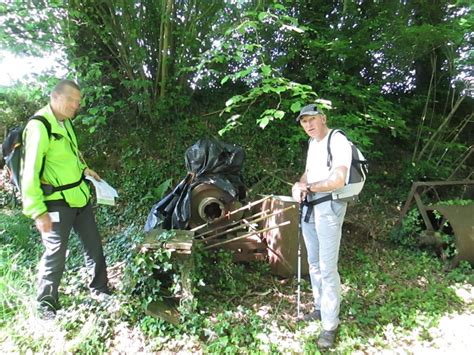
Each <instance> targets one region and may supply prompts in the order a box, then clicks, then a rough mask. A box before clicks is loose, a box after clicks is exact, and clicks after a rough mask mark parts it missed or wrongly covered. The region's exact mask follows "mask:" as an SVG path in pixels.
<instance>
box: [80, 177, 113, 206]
mask: <svg viewBox="0 0 474 355" xmlns="http://www.w3.org/2000/svg"><path fill="white" fill-rule="evenodd" d="M86 179H87V180H89V181H92V183H93V184H94V187H95V194H96V196H97V203H100V204H102V205H110V206H114V205H115V198H116V197H118V193H117V190H115V189H114V188H113V187H112V186H110V185H109V184H107V182H106V181H105V180H104V179H102V180H100V181H97V180H96V179H94V178H93V177H92V176H86Z"/></svg>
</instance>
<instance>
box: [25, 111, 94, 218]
mask: <svg viewBox="0 0 474 355" xmlns="http://www.w3.org/2000/svg"><path fill="white" fill-rule="evenodd" d="M35 116H43V117H44V118H46V119H47V120H48V122H49V123H50V124H51V138H49V137H48V131H47V129H46V127H45V125H44V124H43V123H42V122H40V121H38V120H30V121H29V122H28V123H27V125H26V127H25V129H24V131H23V146H24V155H23V161H22V170H21V172H22V174H21V192H22V202H23V213H24V214H25V215H26V216H28V217H30V218H33V219H35V218H36V217H38V216H40V215H42V214H43V213H45V212H47V208H46V204H45V201H53V200H64V201H66V202H67V204H68V205H69V206H70V207H84V206H85V205H86V204H87V203H88V202H89V199H90V191H89V187H88V186H87V184H86V183H85V181H82V183H81V184H80V185H79V186H76V187H73V188H71V189H68V190H64V191H58V192H54V193H53V194H51V195H49V196H45V195H44V194H43V190H41V183H46V184H50V185H53V186H62V185H67V184H72V183H74V182H77V181H79V180H80V179H81V177H82V175H83V171H84V169H85V168H86V165H85V164H84V163H83V162H82V161H81V159H80V153H79V149H78V146H77V139H76V135H75V133H74V129H73V127H72V124H71V122H69V120H65V121H63V122H64V127H62V126H61V125H60V124H59V122H58V120H57V119H56V117H55V116H54V114H53V112H52V110H51V107H50V106H49V105H47V106H45V107H43V108H42V109H41V110H39V111H38V112H36V114H35ZM43 157H46V159H45V161H44V168H43V174H42V176H41V177H40V176H39V174H40V171H41V166H42V165H43Z"/></svg>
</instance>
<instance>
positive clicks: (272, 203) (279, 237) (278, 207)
mask: <svg viewBox="0 0 474 355" xmlns="http://www.w3.org/2000/svg"><path fill="white" fill-rule="evenodd" d="M289 206H291V207H293V208H292V209H287V208H288V207H289ZM262 208H263V209H268V210H270V214H269V217H270V218H268V219H266V220H265V221H264V224H263V226H264V227H273V226H277V228H274V229H271V230H268V231H267V232H265V233H264V234H263V238H264V239H265V241H266V242H267V245H268V261H269V263H270V268H271V271H272V273H273V274H275V275H279V276H282V277H291V276H295V275H296V271H297V258H298V215H299V214H298V203H297V202H295V201H294V200H293V199H292V198H291V197H289V196H272V198H271V199H268V200H266V201H264V202H263V206H262ZM277 211H284V212H283V213H280V214H275V212H277ZM282 221H291V224H288V225H284V226H282V225H281V223H282ZM301 247H302V248H301V250H302V257H301V259H302V260H301V261H302V264H301V272H302V275H308V274H309V267H308V260H307V259H308V258H307V252H306V247H305V245H304V242H303V241H301Z"/></svg>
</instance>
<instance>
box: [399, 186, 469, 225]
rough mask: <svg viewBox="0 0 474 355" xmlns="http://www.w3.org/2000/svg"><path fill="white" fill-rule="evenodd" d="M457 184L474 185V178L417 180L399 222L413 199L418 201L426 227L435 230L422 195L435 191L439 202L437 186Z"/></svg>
mask: <svg viewBox="0 0 474 355" xmlns="http://www.w3.org/2000/svg"><path fill="white" fill-rule="evenodd" d="M456 185H474V180H460V181H429V182H428V181H417V182H414V183H413V184H412V186H411V190H410V193H409V194H408V198H407V200H406V202H405V205H404V206H403V209H402V211H401V213H400V218H399V222H401V220H402V219H403V217H405V215H406V214H407V212H408V210H409V209H410V206H411V205H412V203H413V199H415V201H416V205H417V207H418V210H419V211H420V214H421V217H422V218H423V222H424V223H425V226H426V229H428V230H429V231H433V230H435V228H434V226H433V224H432V223H431V220H430V218H429V217H428V214H427V213H426V211H427V208H426V204H424V203H423V201H422V197H423V195H425V194H426V192H427V191H433V189H434V191H435V194H436V196H437V201H436V202H439V201H440V200H441V199H440V198H439V195H438V192H437V191H436V187H449V186H456Z"/></svg>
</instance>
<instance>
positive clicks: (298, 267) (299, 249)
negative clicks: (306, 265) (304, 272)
mask: <svg viewBox="0 0 474 355" xmlns="http://www.w3.org/2000/svg"><path fill="white" fill-rule="evenodd" d="M302 216H303V203H302V202H300V206H299V213H298V266H297V273H298V276H297V279H298V287H297V292H296V318H297V319H299V318H300V315H301V313H300V303H301V302H300V301H301V234H302V232H301V227H302V226H301V218H302Z"/></svg>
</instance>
